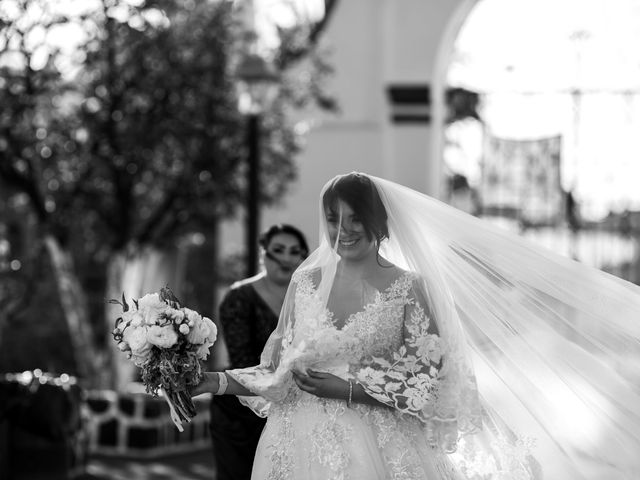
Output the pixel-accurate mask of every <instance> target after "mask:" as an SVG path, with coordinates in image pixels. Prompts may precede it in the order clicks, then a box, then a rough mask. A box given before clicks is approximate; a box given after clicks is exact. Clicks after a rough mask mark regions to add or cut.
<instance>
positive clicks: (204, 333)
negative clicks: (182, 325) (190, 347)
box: [185, 308, 211, 345]
mask: <svg viewBox="0 0 640 480" xmlns="http://www.w3.org/2000/svg"><path fill="white" fill-rule="evenodd" d="M185 313H186V314H187V318H188V319H189V326H190V327H191V330H190V331H189V334H188V335H187V340H188V341H189V343H193V344H194V345H201V344H203V343H204V342H205V341H206V340H207V338H208V337H209V335H210V334H211V329H210V328H209V324H208V323H207V322H206V321H204V319H203V318H202V317H201V316H200V314H198V313H197V312H194V311H193V310H189V309H188V308H185ZM196 315H197V318H196ZM191 322H193V325H191Z"/></svg>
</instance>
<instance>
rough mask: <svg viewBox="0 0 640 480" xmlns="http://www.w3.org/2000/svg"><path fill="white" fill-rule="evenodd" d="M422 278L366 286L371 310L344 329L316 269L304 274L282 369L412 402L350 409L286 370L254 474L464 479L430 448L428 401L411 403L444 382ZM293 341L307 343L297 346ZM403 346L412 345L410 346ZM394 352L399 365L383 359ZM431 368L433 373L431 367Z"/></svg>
mask: <svg viewBox="0 0 640 480" xmlns="http://www.w3.org/2000/svg"><path fill="white" fill-rule="evenodd" d="M415 279H416V276H415V274H411V273H408V272H405V273H403V274H401V275H400V276H399V277H398V278H397V279H396V280H395V281H394V282H393V283H392V284H391V285H389V286H388V288H386V289H385V290H384V291H378V290H376V289H375V288H374V287H371V286H369V287H368V288H365V289H364V290H367V291H365V292H363V305H364V307H363V310H361V311H359V312H356V313H354V314H352V315H350V316H349V317H348V319H347V320H346V321H345V322H344V325H343V326H342V328H337V327H336V326H335V325H334V322H333V321H334V319H333V315H332V314H331V313H330V312H329V311H328V310H326V309H325V308H324V307H323V306H322V304H321V302H319V297H318V296H317V295H315V293H316V288H317V284H316V283H317V282H314V279H313V278H312V275H311V274H310V273H309V272H302V273H301V274H300V275H296V276H295V277H294V280H293V282H294V284H295V287H296V288H295V292H296V293H295V316H296V322H295V325H296V326H297V327H296V331H295V332H291V333H292V335H291V336H290V338H289V342H285V347H284V350H285V351H284V353H283V356H282V358H283V360H282V362H281V365H287V368H290V367H291V366H292V365H294V364H295V365H297V366H303V367H310V368H313V369H314V370H317V371H323V372H329V373H333V374H334V375H337V376H339V377H341V378H344V379H348V378H353V379H355V380H357V381H358V382H359V383H360V384H362V385H364V386H365V388H366V390H367V391H368V393H369V394H370V395H372V396H373V397H375V398H377V399H378V400H380V401H382V402H384V403H387V404H391V405H393V403H394V401H393V398H395V397H398V396H399V394H400V393H402V394H403V395H405V396H407V398H408V402H406V406H405V407H404V408H385V407H378V406H370V405H365V404H352V406H351V407H347V404H346V402H345V401H344V400H333V399H326V398H320V397H317V396H314V395H311V394H308V393H306V392H303V391H301V390H300V389H299V388H298V387H297V386H296V385H295V383H294V382H293V381H292V379H291V377H290V376H287V375H284V376H283V377H282V378H283V380H282V385H281V386H280V388H282V389H286V394H284V399H283V400H282V401H280V402H273V403H272V404H271V405H270V407H269V411H268V421H267V425H266V427H265V430H264V432H263V434H262V437H261V439H260V442H259V444H258V449H257V452H256V457H255V460H254V467H253V475H252V477H251V478H252V479H254V480H262V479H264V480H267V479H269V480H274V479H281V480H285V479H291V480H294V479H295V480H300V479H310V480H312V479H317V480H321V479H322V480H329V479H335V480H338V479H340V480H347V479H350V480H359V479H361V480H374V479H380V480H383V479H384V480H386V479H433V480H436V479H445V478H457V476H455V475H454V470H453V465H452V464H451V463H450V461H449V459H448V457H447V455H446V454H445V453H443V452H439V451H437V450H436V449H434V448H432V446H431V445H429V439H428V436H427V435H425V430H424V427H425V425H424V423H423V422H422V421H421V420H420V419H419V418H418V417H417V416H415V415H412V413H413V411H414V410H415V409H416V408H420V407H421V405H411V402H412V401H413V402H419V401H421V400H419V398H418V395H417V394H418V393H420V394H421V395H420V397H424V393H425V392H428V391H429V390H433V389H434V388H435V387H436V380H435V375H436V374H437V370H436V367H435V365H437V364H438V363H439V361H440V356H441V351H440V344H439V337H438V336H437V335H435V334H432V333H429V331H428V330H427V328H425V327H427V326H428V325H429V322H428V319H426V318H425V311H426V306H425V305H423V304H422V303H421V301H420V299H418V298H416V297H417V295H416V290H415V289H414V288H413V287H414V282H415ZM422 301H424V300H422ZM412 326H416V327H418V328H417V329H416V328H412ZM294 338H295V341H294V342H293V344H295V345H297V347H298V348H296V347H294V346H293V345H292V343H291V342H292V340H293V339H294ZM403 345H404V346H405V347H404V348H405V349H406V348H407V346H409V349H410V350H412V351H401V348H402V346H403ZM400 352H402V353H404V354H403V355H399V353H400ZM394 354H395V355H396V358H397V360H398V361H397V362H396V364H395V365H394V366H393V368H391V364H387V363H386V362H385V360H384V357H385V356H387V357H389V358H393V356H394ZM425 365H430V366H432V369H431V371H430V372H429V371H426V372H424V371H423V370H424V368H423V366H425ZM228 373H230V374H231V375H232V376H233V377H234V378H236V379H237V380H239V381H240V382H242V383H245V384H248V385H249V386H251V385H253V384H255V382H258V383H259V382H260V379H259V377H260V375H262V373H261V372H260V371H259V370H255V369H241V370H232V371H230V372H228ZM390 376H391V377H394V378H390ZM412 392H415V393H416V395H414V397H413V398H412ZM460 478H462V477H460Z"/></svg>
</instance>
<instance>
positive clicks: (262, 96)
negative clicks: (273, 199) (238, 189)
mask: <svg viewBox="0 0 640 480" xmlns="http://www.w3.org/2000/svg"><path fill="white" fill-rule="evenodd" d="M236 76H237V79H238V82H237V84H238V109H239V110H240V112H241V113H242V114H244V115H245V116H246V118H247V204H246V228H245V246H246V249H247V276H252V275H255V274H256V273H257V270H258V235H259V231H260V154H261V149H260V133H261V125H260V121H261V116H262V114H263V112H265V111H266V110H267V109H268V108H269V106H270V105H271V103H272V102H273V100H274V99H275V97H276V95H277V93H278V84H279V80H280V77H279V75H278V73H277V72H276V70H275V68H274V67H273V65H271V64H270V63H269V62H267V60H265V59H264V58H263V57H261V56H260V55H257V54H253V53H251V54H247V55H245V56H244V58H243V59H242V60H241V62H240V64H239V65H238V69H237V71H236Z"/></svg>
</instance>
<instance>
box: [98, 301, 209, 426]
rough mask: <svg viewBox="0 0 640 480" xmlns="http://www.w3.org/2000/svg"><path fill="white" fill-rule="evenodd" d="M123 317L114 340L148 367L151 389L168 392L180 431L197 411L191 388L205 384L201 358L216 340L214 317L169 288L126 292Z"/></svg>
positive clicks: (143, 367) (144, 375)
mask: <svg viewBox="0 0 640 480" xmlns="http://www.w3.org/2000/svg"><path fill="white" fill-rule="evenodd" d="M109 303H115V304H119V305H121V306H122V310H123V313H122V316H121V317H118V319H117V320H116V325H115V329H114V330H113V338H114V340H115V341H116V342H117V343H118V348H119V349H120V350H121V351H122V352H125V353H126V354H127V356H128V357H129V358H130V359H131V360H132V361H133V362H134V363H135V364H136V365H137V366H138V367H140V369H141V370H142V382H143V383H144V385H145V387H146V389H147V392H148V393H151V394H152V395H154V396H157V395H158V393H159V392H162V394H163V396H164V398H165V399H166V401H167V403H168V404H169V408H170V410H171V418H172V420H173V422H174V423H175V425H176V427H178V430H180V431H181V432H182V431H183V427H182V422H184V421H186V422H190V421H191V419H192V418H193V417H194V416H195V415H196V410H195V406H194V404H193V400H192V399H191V395H189V391H188V390H189V388H190V387H193V386H195V385H197V384H198V383H200V380H201V377H202V369H201V366H200V361H201V360H206V358H207V357H208V356H209V349H210V348H211V346H212V345H213V344H214V342H215V341H216V337H217V328H216V326H215V324H214V323H213V321H211V319H209V318H207V317H203V316H202V315H200V314H199V313H198V312H195V311H193V310H190V309H188V308H186V307H182V306H181V305H180V302H179V301H178V299H177V298H176V297H175V296H174V295H173V293H172V292H171V290H169V288H163V289H162V290H160V292H159V293H150V294H147V295H145V296H144V297H142V298H140V299H139V300H133V301H132V303H133V305H131V306H130V305H129V304H128V303H127V301H126V300H125V297H124V293H123V294H122V302H120V301H119V300H110V301H109Z"/></svg>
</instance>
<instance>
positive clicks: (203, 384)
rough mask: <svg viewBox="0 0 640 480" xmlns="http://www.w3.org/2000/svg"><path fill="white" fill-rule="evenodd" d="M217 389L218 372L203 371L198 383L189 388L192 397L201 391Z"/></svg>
mask: <svg viewBox="0 0 640 480" xmlns="http://www.w3.org/2000/svg"><path fill="white" fill-rule="evenodd" d="M217 391H218V372H203V374H202V380H201V381H200V383H199V384H198V385H196V386H195V387H193V388H192V389H190V390H189V394H190V395H191V396H192V397H195V396H196V395H200V394H201V393H213V392H217Z"/></svg>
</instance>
